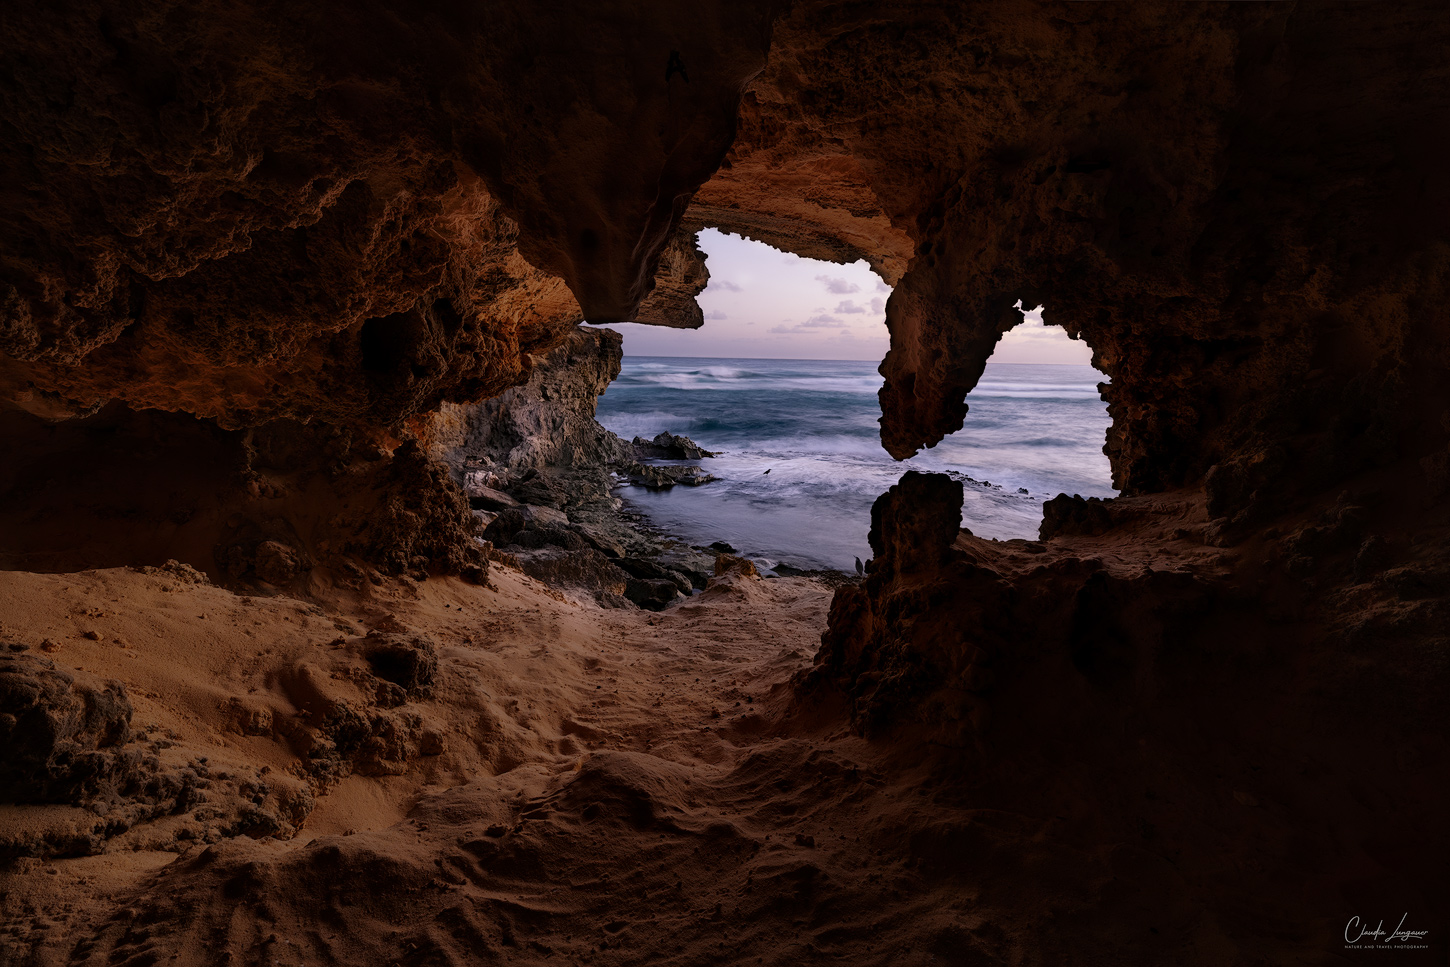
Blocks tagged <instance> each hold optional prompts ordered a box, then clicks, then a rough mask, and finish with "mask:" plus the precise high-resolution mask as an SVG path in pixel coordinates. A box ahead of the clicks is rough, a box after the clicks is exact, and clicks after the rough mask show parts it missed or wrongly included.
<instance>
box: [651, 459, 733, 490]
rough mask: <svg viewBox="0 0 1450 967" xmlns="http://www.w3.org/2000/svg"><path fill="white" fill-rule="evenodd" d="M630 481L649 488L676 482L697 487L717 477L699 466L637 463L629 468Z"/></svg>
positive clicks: (671, 484)
mask: <svg viewBox="0 0 1450 967" xmlns="http://www.w3.org/2000/svg"><path fill="white" fill-rule="evenodd" d="M629 478H630V481H631V482H633V483H636V484H638V485H639V486H641V487H648V488H650V489H651V490H664V489H666V488H668V487H673V486H675V485H676V484H684V485H685V486H687V487H698V486H700V485H702V484H707V483H712V482H714V481H716V480H718V479H720V478H719V477H716V476H715V475H714V474H711V473H706V472H705V471H704V470H701V469H700V468H699V467H678V466H670V465H665V466H658V467H656V466H649V465H647V464H637V465H636V466H635V467H633V468H632V469H631V470H630V474H629Z"/></svg>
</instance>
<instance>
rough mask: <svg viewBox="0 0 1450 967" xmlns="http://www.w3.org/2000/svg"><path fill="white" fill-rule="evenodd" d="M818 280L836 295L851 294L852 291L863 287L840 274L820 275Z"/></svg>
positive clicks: (857, 290) (858, 290) (817, 277)
mask: <svg viewBox="0 0 1450 967" xmlns="http://www.w3.org/2000/svg"><path fill="white" fill-rule="evenodd" d="M816 281H817V282H819V283H821V284H822V285H824V286H825V287H826V291H827V292H832V293H835V294H836V295H850V294H851V293H852V292H860V291H861V287H860V286H859V285H857V284H856V283H854V282H848V281H847V280H845V279H843V278H841V277H840V276H831V275H818V276H816Z"/></svg>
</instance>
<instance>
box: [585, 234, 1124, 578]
mask: <svg viewBox="0 0 1450 967" xmlns="http://www.w3.org/2000/svg"><path fill="white" fill-rule="evenodd" d="M699 245H700V247H701V248H702V249H703V250H704V251H705V252H706V254H707V255H708V256H709V268H710V284H709V286H708V288H707V289H706V290H705V292H704V293H703V294H702V295H701V296H700V299H699V302H700V305H701V308H702V309H703V310H704V314H705V320H706V321H705V326H704V327H703V328H702V329H701V330H698V331H690V330H675V329H662V328H658V327H651V326H639V325H634V324H622V325H619V326H617V328H618V329H619V330H620V331H622V332H623V333H624V335H625V341H624V352H625V358H624V364H623V369H622V371H621V374H620V376H619V378H618V379H617V380H616V381H615V382H614V383H613V384H612V385H611V386H610V388H609V389H608V390H607V391H606V392H605V394H604V396H603V397H601V399H600V401H599V408H598V419H599V422H600V423H602V424H603V425H604V426H606V427H608V428H609V429H611V430H613V431H614V432H615V433H617V434H618V435H619V436H621V437H622V438H624V439H625V440H630V439H632V438H634V437H643V438H645V439H650V438H653V437H654V436H656V435H657V434H659V433H661V432H669V433H672V434H680V435H684V436H688V437H690V438H691V439H692V440H693V441H694V442H695V443H697V444H698V445H699V446H701V447H703V448H705V449H706V450H711V451H716V452H717V453H718V455H717V456H714V457H710V458H703V459H700V460H697V461H679V462H690V463H695V464H698V465H699V466H700V467H701V468H702V469H703V470H705V471H707V472H708V473H710V474H712V475H714V476H715V477H716V478H717V479H716V480H715V481H713V482H710V483H708V484H704V485H702V486H698V487H685V486H675V487H672V488H668V489H661V490H649V489H646V488H644V487H639V486H631V487H627V488H625V489H624V490H623V491H621V496H623V497H625V498H626V499H627V500H628V501H630V502H631V503H632V504H634V505H635V507H636V508H637V509H639V510H640V511H642V512H643V513H644V514H646V515H647V516H648V517H649V518H651V519H652V520H653V522H654V523H655V524H657V525H658V526H659V527H661V528H662V529H663V530H665V531H666V532H668V533H672V534H676V535H679V536H681V537H684V538H686V539H687V540H689V541H690V542H691V543H693V544H697V545H701V546H704V545H709V544H711V543H713V542H716V541H723V542H725V543H726V544H728V545H730V546H732V547H734V548H736V549H737V550H738V551H740V552H741V553H744V554H745V555H747V556H749V557H752V558H754V559H755V560H756V561H757V562H758V563H762V564H764V565H765V566H767V567H774V568H775V569H776V570H777V571H780V570H782V566H784V567H785V568H786V569H787V572H788V569H789V568H800V569H815V568H823V569H831V570H842V571H847V572H850V571H851V570H853V569H854V564H855V559H856V558H861V559H862V560H865V559H867V558H869V556H870V548H869V545H868V543H867V540H866V534H867V531H868V529H869V525H870V519H871V505H872V503H874V502H875V500H876V498H877V497H879V496H880V495H881V494H882V493H883V492H884V491H886V490H887V488H889V487H890V486H891V485H892V484H894V483H895V482H896V481H897V479H899V478H900V476H901V474H902V473H904V472H905V471H906V470H909V469H917V470H925V471H932V472H949V473H952V474H954V475H956V476H958V477H959V479H961V480H962V481H963V483H964V485H965V490H966V491H967V495H968V496H967V506H966V507H965V508H964V524H965V525H966V526H967V527H970V528H971V529H972V530H973V531H974V532H975V533H978V534H980V535H982V536H985V537H998V538H1010V537H1035V536H1036V534H1037V527H1038V524H1039V523H1040V521H1041V519H1042V508H1041V504H1042V501H1043V500H1046V499H1049V498H1051V497H1054V496H1056V495H1057V494H1058V493H1059V492H1060V491H1064V490H1065V491H1066V492H1068V493H1081V494H1083V495H1084V496H1090V495H1099V496H1105V495H1108V494H1110V493H1111V489H1110V484H1109V480H1110V477H1109V473H1108V464H1107V458H1106V457H1104V456H1103V455H1102V453H1101V449H1102V445H1103V437H1104V432H1105V431H1106V428H1107V423H1108V420H1107V414H1106V406H1105V405H1104V404H1103V403H1102V401H1101V399H1100V398H1099V396H1098V391H1097V383H1098V381H1099V380H1101V379H1103V378H1104V377H1103V376H1102V374H1101V373H1098V372H1097V371H1096V370H1094V369H1093V368H1092V367H1091V366H1090V365H1088V358H1089V356H1090V353H1089V352H1088V351H1087V349H1086V347H1084V346H1083V345H1082V344H1081V343H1074V342H1072V341H1071V340H1069V339H1068V337H1067V335H1066V333H1064V332H1063V331H1062V330H1061V329H1060V328H1057V327H1051V326H1049V327H1044V326H1043V324H1042V321H1041V316H1040V312H1039V311H1037V310H1033V311H1030V312H1028V313H1027V314H1026V315H1025V317H1024V321H1023V323H1022V324H1021V325H1019V326H1017V327H1016V328H1014V329H1013V330H1012V331H1011V332H1010V333H1008V335H1007V336H1005V337H1004V338H1003V340H1002V342H1001V343H1000V344H999V347H998V351H997V352H996V353H995V354H994V356H993V360H992V361H991V362H989V364H988V367H987V373H986V375H985V376H984V377H983V380H982V382H981V384H979V386H978V389H977V390H975V391H973V393H972V395H971V396H970V397H969V398H968V399H969V403H970V405H971V407H972V411H971V412H970V413H969V414H968V417H967V423H966V427H965V428H964V429H963V430H962V431H959V432H958V433H957V434H955V435H954V436H952V437H949V438H947V440H945V441H943V442H942V443H941V444H939V445H938V446H937V447H935V448H933V449H932V450H929V451H926V452H925V453H923V454H921V455H919V456H917V457H914V458H912V459H911V460H908V461H905V462H904V463H903V462H897V461H895V460H893V459H892V458H891V457H890V456H889V455H888V454H887V453H886V452H885V451H884V450H883V449H882V447H881V442H880V435H879V427H878V423H877V421H878V418H879V417H880V407H879V403H878V401H877V398H876V393H877V391H878V390H879V389H880V388H881V384H882V379H881V376H880V375H879V374H878V373H877V371H876V368H877V366H878V365H879V363H880V360H881V358H882V357H883V356H884V355H885V353H886V349H887V347H888V342H889V340H888V335H887V331H886V326H885V300H886V299H887V298H888V297H889V295H890V291H891V290H890V287H889V286H887V285H886V283H885V282H883V281H882V280H881V279H880V278H879V277H877V276H876V275H875V274H874V273H873V272H872V271H871V270H870V268H869V266H867V264H866V263H865V262H857V263H854V264H852V265H839V264H835V263H829V262H821V261H817V260H814V259H806V258H802V257H800V256H796V255H792V254H790V253H785V252H781V251H778V250H776V249H774V248H771V247H770V246H768V245H765V244H763V243H760V242H754V241H751V240H748V239H744V238H741V237H739V236H733V235H726V234H724V233H722V232H718V231H713V230H707V231H704V232H701V233H700V238H699ZM1014 437H1015V438H1016V440H1015V443H1014Z"/></svg>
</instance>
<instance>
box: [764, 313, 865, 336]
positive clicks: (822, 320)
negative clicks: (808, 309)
mask: <svg viewBox="0 0 1450 967" xmlns="http://www.w3.org/2000/svg"><path fill="white" fill-rule="evenodd" d="M786 321H787V322H789V321H790V320H786ZM845 328H846V324H845V323H844V322H842V321H841V320H839V319H837V318H836V317H835V316H826V315H821V316H811V317H810V318H809V319H807V320H806V321H805V322H799V323H796V324H795V325H794V326H773V327H772V328H770V329H768V330H766V331H767V332H776V333H792V332H820V331H821V330H822V329H845Z"/></svg>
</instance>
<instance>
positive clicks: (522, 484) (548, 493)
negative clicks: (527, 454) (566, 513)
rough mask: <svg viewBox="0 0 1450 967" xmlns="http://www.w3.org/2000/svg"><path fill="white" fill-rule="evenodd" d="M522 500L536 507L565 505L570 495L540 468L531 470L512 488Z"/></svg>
mask: <svg viewBox="0 0 1450 967" xmlns="http://www.w3.org/2000/svg"><path fill="white" fill-rule="evenodd" d="M510 489H511V491H512V493H513V495H514V496H515V497H516V498H518V499H519V500H520V501H521V502H523V503H526V504H532V505H534V506H536V507H551V508H555V509H557V508H559V507H563V506H564V504H565V503H567V502H568V499H569V496H568V494H567V493H565V491H564V489H563V488H562V487H560V486H559V484H558V482H557V481H555V480H554V478H553V477H552V476H551V475H549V474H547V473H543V472H541V471H539V470H530V471H529V472H528V473H527V474H525V475H524V477H522V478H521V479H520V480H519V481H518V482H517V483H515V484H514V485H513V486H512V487H511V488H510Z"/></svg>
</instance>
